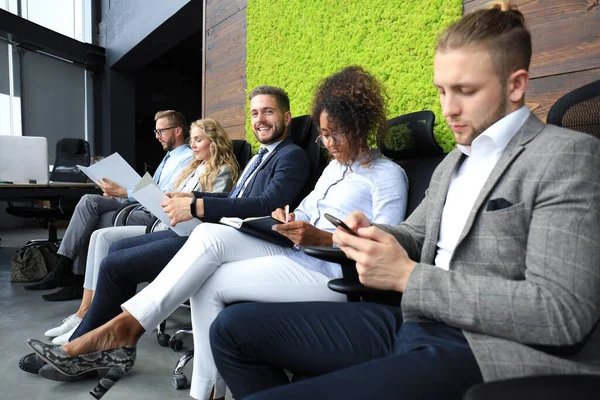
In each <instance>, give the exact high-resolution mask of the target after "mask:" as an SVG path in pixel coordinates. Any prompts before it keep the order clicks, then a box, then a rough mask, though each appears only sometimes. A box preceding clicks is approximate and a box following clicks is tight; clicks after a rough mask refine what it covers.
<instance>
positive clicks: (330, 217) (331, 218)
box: [325, 213, 358, 236]
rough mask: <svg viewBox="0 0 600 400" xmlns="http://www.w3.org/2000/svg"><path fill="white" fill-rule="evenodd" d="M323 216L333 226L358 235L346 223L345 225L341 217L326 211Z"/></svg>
mask: <svg viewBox="0 0 600 400" xmlns="http://www.w3.org/2000/svg"><path fill="white" fill-rule="evenodd" d="M325 218H327V220H328V221H329V222H331V223H332V224H333V225H334V226H336V227H338V228H342V229H343V230H345V231H346V232H348V233H349V234H351V235H354V236H358V234H357V233H356V232H354V231H353V230H352V229H350V228H349V227H348V225H346V224H345V223H344V221H342V220H341V219H339V218H336V217H334V216H333V215H331V214H327V213H325Z"/></svg>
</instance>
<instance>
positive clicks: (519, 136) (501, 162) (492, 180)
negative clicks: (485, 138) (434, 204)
mask: <svg viewBox="0 0 600 400" xmlns="http://www.w3.org/2000/svg"><path fill="white" fill-rule="evenodd" d="M544 126H545V125H544V124H543V123H542V122H541V121H540V120H539V119H538V118H537V117H536V116H534V115H533V114H530V115H529V118H528V119H527V120H526V121H525V123H524V124H523V126H522V127H521V129H519V131H518V132H517V133H516V134H515V136H514V137H513V138H512V139H511V140H510V142H508V145H506V148H505V149H504V151H503V152H502V155H501V156H500V158H499V159H498V162H497V163H496V165H495V166H494V169H492V172H491V173H490V176H489V177H488V178H487V180H486V181H485V184H484V185H483V188H482V189H481V192H479V196H477V200H475V204H474V205H473V208H472V209H471V212H470V213H469V218H467V222H466V223H465V226H464V228H463V231H462V233H461V235H460V238H459V239H458V243H457V244H456V248H458V246H460V244H461V242H462V241H463V240H464V239H465V237H466V236H467V235H468V234H469V232H470V231H471V228H472V227H473V222H474V221H475V217H476V216H477V214H479V211H480V210H481V208H482V207H483V205H484V204H485V202H486V201H487V200H488V196H489V195H490V193H491V191H492V190H493V189H494V187H495V186H496V184H497V183H498V181H499V180H500V178H501V177H502V176H503V175H504V174H505V172H506V170H507V169H508V167H509V166H510V165H511V164H512V163H513V161H514V160H515V159H516V158H517V157H518V156H519V154H521V153H522V152H523V151H524V150H525V146H526V144H527V143H529V142H530V141H531V140H532V139H533V138H534V137H535V136H537V134H538V133H540V132H541V131H542V129H543V128H544ZM455 253H456V249H455ZM450 265H452V262H451V263H450Z"/></svg>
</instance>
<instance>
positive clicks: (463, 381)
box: [211, 4, 600, 400]
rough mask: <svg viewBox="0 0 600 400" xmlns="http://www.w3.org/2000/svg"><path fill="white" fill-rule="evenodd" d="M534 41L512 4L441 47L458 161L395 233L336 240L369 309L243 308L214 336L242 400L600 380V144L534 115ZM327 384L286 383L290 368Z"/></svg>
mask: <svg viewBox="0 0 600 400" xmlns="http://www.w3.org/2000/svg"><path fill="white" fill-rule="evenodd" d="M530 58H531V37H530V34H529V32H528V31H527V30H526V28H525V27H524V18H523V15H522V14H521V13H520V12H519V11H517V10H516V9H511V7H510V5H507V4H504V5H503V6H496V8H492V9H489V10H479V11H476V12H474V13H472V14H469V15H467V16H465V17H464V18H463V19H462V20H460V21H458V22H457V23H455V24H453V25H452V26H451V27H450V28H448V29H447V30H446V31H445V32H444V34H443V35H442V36H441V37H440V39H439V41H438V44H437V48H436V56H435V63H434V84H435V86H436V87H437V88H438V90H439V93H440V102H441V105H442V109H443V115H444V117H445V118H446V120H447V122H448V124H449V126H450V128H451V130H452V131H453V133H454V136H455V139H456V142H457V144H458V146H457V147H458V148H457V149H455V150H454V151H452V152H451V153H450V154H449V155H448V156H447V157H446V158H445V160H444V161H443V162H442V163H441V164H440V166H439V167H438V168H437V170H436V171H435V173H434V174H433V177H432V180H431V183H430V186H429V189H428V191H427V196H426V198H425V200H424V201H423V202H422V204H421V205H420V206H419V207H418V208H417V209H416V210H415V212H414V213H413V214H412V215H410V217H409V218H408V219H407V221H406V222H405V223H403V224H402V225H400V226H399V227H392V226H371V225H370V223H369V221H368V220H367V219H366V218H365V216H364V215H363V214H361V213H354V214H352V215H350V216H349V217H348V218H347V219H346V223H347V224H348V225H349V226H350V228H352V229H354V230H356V231H357V232H358V235H359V236H358V237H357V236H352V235H350V234H348V233H345V232H343V231H342V230H340V229H338V230H337V231H336V233H335V235H334V241H335V242H336V243H337V244H338V245H339V246H340V248H341V249H342V250H343V251H344V252H345V253H346V254H347V255H348V256H349V257H350V258H351V259H354V260H356V262H357V264H356V265H357V270H358V273H359V278H360V281H361V282H362V283H363V284H365V285H366V286H370V287H374V288H378V289H385V290H395V291H398V292H401V293H403V298H402V305H401V308H398V307H389V306H384V305H379V304H369V303H350V304H337V303H336V304H333V303H331V304H330V303H288V304H256V303H250V304H241V305H236V306H232V307H230V308H229V309H227V310H225V311H224V312H223V313H221V314H220V316H219V318H218V319H217V320H216V321H215V323H214V324H213V326H212V329H211V341H212V347H213V355H214V357H215V361H216V363H217V367H218V368H219V371H220V373H221V375H222V376H223V378H224V379H225V381H226V382H227V384H228V385H229V387H230V389H231V391H232V393H233V395H234V397H235V398H244V399H253V400H256V399H282V398H285V399H287V400H290V399H306V398H311V399H331V398H340V399H350V398H356V399H358V398H375V399H387V398H401V399H427V400H430V399H460V398H461V396H462V394H463V393H464V392H465V391H466V390H467V389H468V388H469V387H470V386H472V385H473V384H476V383H478V382H481V381H492V380H499V379H506V378H511V377H522V376H534V375H545V374H559V373H560V374H572V373H592V374H600V347H599V344H600V341H599V340H598V337H599V336H600V335H599V334H598V329H597V322H598V320H599V318H600V308H599V306H600V181H599V180H598V177H597V171H599V170H600V141H599V140H598V139H595V138H592V137H590V136H587V135H585V134H583V133H578V132H573V131H568V130H565V129H561V128H557V127H554V126H546V125H544V124H543V123H542V122H541V121H540V120H538V119H537V118H536V117H535V116H534V115H532V114H531V113H530V112H529V110H528V109H527V108H526V107H525V106H524V104H525V101H524V93H525V90H526V88H527V84H528V80H529V74H528V72H527V71H528V68H529V61H530ZM283 368H288V369H291V370H292V371H295V372H300V373H305V374H310V375H318V376H316V377H314V378H311V379H307V380H303V381H300V382H298V383H293V384H287V381H286V376H285V374H283V372H282V369H283Z"/></svg>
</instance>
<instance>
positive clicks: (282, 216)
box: [271, 208, 296, 222]
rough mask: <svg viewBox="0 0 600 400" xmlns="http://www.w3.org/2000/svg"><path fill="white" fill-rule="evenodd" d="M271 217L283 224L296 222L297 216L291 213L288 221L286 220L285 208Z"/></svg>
mask: <svg viewBox="0 0 600 400" xmlns="http://www.w3.org/2000/svg"><path fill="white" fill-rule="evenodd" d="M271 217H273V218H275V219H278V220H279V221H282V222H292V221H295V220H296V214H294V213H290V215H289V218H288V220H287V221H286V220H285V210H284V209H283V208H278V209H277V210H275V211H273V212H272V213H271Z"/></svg>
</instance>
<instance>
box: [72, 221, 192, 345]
mask: <svg viewBox="0 0 600 400" xmlns="http://www.w3.org/2000/svg"><path fill="white" fill-rule="evenodd" d="M187 239H188V238H187V236H178V235H177V234H176V233H173V231H171V230H166V231H159V232H154V233H149V234H146V235H141V236H134V237H131V238H127V239H123V240H119V241H118V242H115V243H113V244H112V245H111V246H110V250H109V254H108V256H107V257H106V258H105V259H104V260H102V263H101V264H100V271H99V273H98V282H97V285H96V293H95V295H94V300H93V301H92V305H91V306H90V308H89V310H88V312H87V314H86V315H85V317H84V318H83V321H81V324H79V327H78V328H77V329H76V330H75V332H73V335H71V338H70V339H69V340H73V339H75V338H78V337H79V336H81V335H83V334H85V333H87V332H89V331H91V330H92V329H96V328H97V327H99V326H101V325H103V324H105V323H106V322H108V321H110V320H111V319H112V318H114V317H116V316H117V315H119V314H120V313H121V311H122V310H121V304H123V303H124V302H125V301H127V300H129V299H130V298H131V297H133V296H134V295H135V293H136V289H137V285H138V284H139V283H142V282H151V281H152V280H154V278H156V277H157V276H158V274H160V272H161V271H162V270H163V268H164V267H165V266H166V265H167V264H168V262H169V261H171V258H173V256H174V255H175V254H176V253H177V252H178V251H179V249H181V248H182V247H183V244H184V243H185V241H186V240H187Z"/></svg>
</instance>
